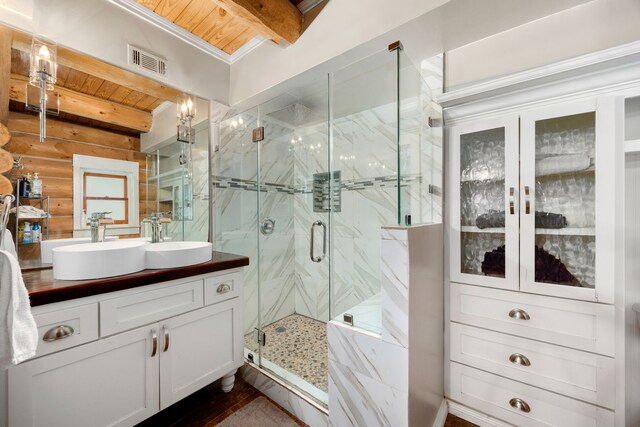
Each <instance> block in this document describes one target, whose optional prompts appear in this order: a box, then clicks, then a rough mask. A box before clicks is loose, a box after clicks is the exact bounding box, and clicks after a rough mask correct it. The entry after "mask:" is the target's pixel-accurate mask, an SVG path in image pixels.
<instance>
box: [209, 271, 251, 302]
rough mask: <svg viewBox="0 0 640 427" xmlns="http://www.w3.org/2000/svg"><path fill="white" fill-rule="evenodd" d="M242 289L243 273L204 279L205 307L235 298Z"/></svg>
mask: <svg viewBox="0 0 640 427" xmlns="http://www.w3.org/2000/svg"><path fill="white" fill-rule="evenodd" d="M241 287H242V273H241V272H237V273H231V274H223V275H220V276H214V277H208V278H206V279H204V305H209V304H215V303H217V302H220V301H225V300H228V299H231V298H235V297H237V296H238V295H239V293H240V289H241Z"/></svg>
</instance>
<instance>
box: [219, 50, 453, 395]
mask: <svg viewBox="0 0 640 427" xmlns="http://www.w3.org/2000/svg"><path fill="white" fill-rule="evenodd" d="M438 61H439V63H438ZM422 67H423V69H422V70H420V69H418V68H417V67H415V66H414V65H413V64H411V63H410V62H409V61H408V60H407V59H406V57H405V56H404V53H403V52H402V51H392V52H389V51H388V50H384V51H381V52H378V53H376V54H374V55H372V56H370V57H367V58H365V59H363V60H361V61H359V62H357V63H354V64H351V65H349V66H347V67H344V68H342V69H340V70H337V71H335V72H333V73H330V74H328V75H325V76H324V77H322V78H317V79H316V80H315V81H312V82H308V83H307V84H305V85H301V86H299V87H298V88H296V89H295V90H290V91H288V92H286V93H283V94H281V95H280V96H277V97H275V98H274V99H271V100H270V101H268V102H265V103H263V104H260V105H258V106H257V107H254V108H253V109H251V110H248V111H245V112H243V113H241V114H237V115H234V116H233V117H230V118H228V119H225V120H224V121H222V122H221V123H219V124H218V125H217V126H218V128H217V138H216V142H215V144H214V147H215V148H214V149H213V152H212V188H213V193H212V196H213V197H212V215H213V216H214V218H213V227H214V230H213V236H214V247H215V249H216V250H219V251H225V252H233V253H237V254H242V255H246V256H248V257H249V258H250V265H249V266H248V267H247V268H246V270H245V292H244V298H245V355H246V357H247V358H248V359H249V360H250V361H252V362H253V363H255V364H257V365H259V366H260V367H261V368H263V369H266V370H268V371H270V372H271V373H273V374H275V375H276V376H278V377H280V378H281V379H283V380H284V381H286V382H287V383H289V384H290V385H292V386H293V387H294V388H295V389H297V390H300V391H302V392H303V393H306V394H307V395H308V396H311V397H312V398H315V399H316V400H317V401H319V402H321V403H325V404H326V403H327V400H328V397H327V388H328V387H327V382H328V372H327V369H328V361H327V359H328V349H327V340H326V322H328V321H329V320H332V319H333V320H336V321H339V322H343V321H346V319H348V318H349V317H350V318H351V319H352V321H353V325H354V326H355V327H359V328H364V329H367V330H369V331H371V332H373V333H380V332H381V308H380V306H381V296H380V281H381V277H380V233H381V227H383V226H388V225H398V224H402V225H404V221H405V215H411V219H412V222H413V223H421V222H440V221H441V200H440V196H441V188H442V181H441V173H442V140H441V138H442V128H441V126H442V118H441V111H440V109H439V107H438V106H437V104H435V103H434V102H433V100H432V98H433V96H434V95H435V93H433V92H436V91H438V90H439V89H440V88H441V78H442V74H441V73H442V57H439V58H436V59H434V63H433V64H429V63H426V64H422ZM425 67H426V68H425ZM430 67H433V70H431V71H433V73H432V74H433V80H434V81H433V82H429V81H427V82H425V80H424V79H423V77H422V76H423V75H424V72H425V71H426V72H427V74H428V75H430V74H429V72H430ZM421 71H422V72H423V73H421ZM438 79H439V80H438ZM256 128H263V135H264V138H263V139H262V140H260V141H258V142H253V140H252V131H253V130H254V129H256ZM345 315H350V316H347V317H345Z"/></svg>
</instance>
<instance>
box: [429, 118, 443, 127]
mask: <svg viewBox="0 0 640 427" xmlns="http://www.w3.org/2000/svg"><path fill="white" fill-rule="evenodd" d="M427 124H428V125H429V127H430V128H435V127H440V126H442V120H440V119H434V118H433V117H429V118H428V119H427Z"/></svg>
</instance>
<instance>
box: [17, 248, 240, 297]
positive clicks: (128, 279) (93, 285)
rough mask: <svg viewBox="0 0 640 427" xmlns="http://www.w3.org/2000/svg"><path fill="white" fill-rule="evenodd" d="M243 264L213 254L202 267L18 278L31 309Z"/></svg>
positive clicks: (32, 273)
mask: <svg viewBox="0 0 640 427" xmlns="http://www.w3.org/2000/svg"><path fill="white" fill-rule="evenodd" d="M247 265H249V258H247V257H245V256H241V255H234V254H229V253H225V252H216V251H214V252H213V259H212V260H211V261H209V262H205V263H203V264H196V265H190V266H187V267H179V268H167V269H162V270H143V271H140V272H138V273H133V274H127V275H124V276H116V277H108V278H105V279H94V280H55V279H54V278H53V270H52V269H50V268H47V269H38V270H26V271H23V272H22V277H23V279H24V284H25V286H26V287H27V291H28V292H29V299H30V300H31V306H32V307H35V306H38V305H44V304H51V303H54V302H60V301H66V300H70V299H75V298H82V297H88V296H91V295H98V294H104V293H107V292H115V291H121V290H123V289H130V288H136V287H138V286H145V285H151V284H154V283H161V282H167V281H169V280H176V279H183V278H185V277H190V276H197V275H200V274H207V273H212V272H214V271H221V270H229V269H232V268H237V267H244V266H247Z"/></svg>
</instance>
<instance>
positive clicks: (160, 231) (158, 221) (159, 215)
mask: <svg viewBox="0 0 640 427" xmlns="http://www.w3.org/2000/svg"><path fill="white" fill-rule="evenodd" d="M164 214H167V215H168V214H171V212H152V213H151V214H150V215H149V218H145V219H143V220H142V222H144V223H147V224H151V243H160V242H164V224H169V223H171V219H170V218H165V217H164V216H163V215H164Z"/></svg>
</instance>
